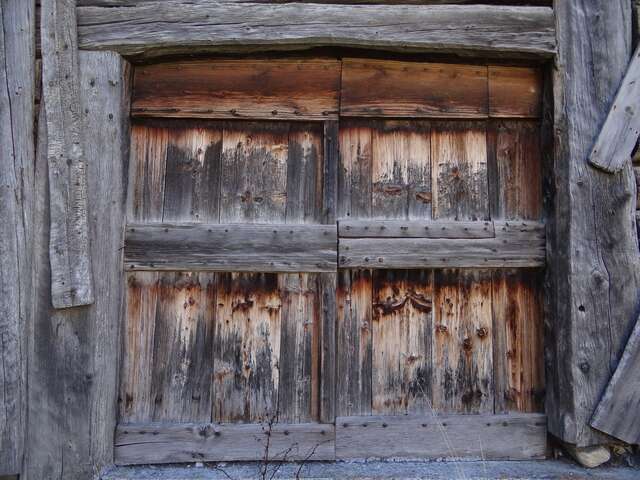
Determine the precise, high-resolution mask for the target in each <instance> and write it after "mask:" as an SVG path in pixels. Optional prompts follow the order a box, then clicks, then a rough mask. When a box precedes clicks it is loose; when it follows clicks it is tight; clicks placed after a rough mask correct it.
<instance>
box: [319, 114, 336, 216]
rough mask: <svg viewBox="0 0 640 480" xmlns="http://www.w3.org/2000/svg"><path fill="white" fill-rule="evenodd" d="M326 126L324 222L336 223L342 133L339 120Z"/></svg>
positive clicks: (323, 181)
mask: <svg viewBox="0 0 640 480" xmlns="http://www.w3.org/2000/svg"><path fill="white" fill-rule="evenodd" d="M323 127H324V138H323V140H324V150H323V162H322V163H323V175H322V222H323V223H335V221H336V215H337V213H338V212H337V208H338V188H339V183H338V182H339V178H340V177H339V174H338V170H339V168H340V166H339V165H340V136H339V135H340V134H339V130H338V122H337V121H327V122H324V124H323Z"/></svg>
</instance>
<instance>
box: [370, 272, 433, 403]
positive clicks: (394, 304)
mask: <svg viewBox="0 0 640 480" xmlns="http://www.w3.org/2000/svg"><path fill="white" fill-rule="evenodd" d="M372 282H373V298H372V302H373V304H372V307H373V320H372V328H371V330H372V345H373V347H372V367H371V375H372V381H371V385H372V395H371V396H372V413H374V414H384V413H386V414H406V413H428V412H430V407H431V370H432V368H433V361H432V357H431V332H432V330H433V318H432V301H433V274H432V272H431V271H429V270H419V271H409V270H400V271H396V270H394V271H391V270H387V271H384V272H375V273H374V275H373V279H372ZM436 368H437V367H436Z"/></svg>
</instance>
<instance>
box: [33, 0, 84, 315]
mask: <svg viewBox="0 0 640 480" xmlns="http://www.w3.org/2000/svg"><path fill="white" fill-rule="evenodd" d="M41 19H42V28H41V36H42V86H43V94H44V95H43V97H44V103H45V109H46V121H47V132H48V135H49V140H48V142H47V148H48V151H47V156H48V159H49V160H48V161H49V200H50V203H51V207H50V216H51V228H50V231H49V236H50V252H49V260H50V262H51V300H52V302H53V306H54V307H56V308H67V307H75V306H79V305H90V304H92V303H93V302H94V295H93V278H92V274H93V273H92V266H91V253H90V245H89V225H88V222H89V218H88V217H89V212H88V208H87V207H88V199H87V197H88V194H89V192H88V188H87V158H86V156H85V153H84V145H83V136H84V132H83V125H82V113H81V106H80V74H79V70H78V68H79V67H78V44H77V33H76V9H75V2H74V1H68V0H54V1H51V2H45V3H44V4H43V5H42V11H41Z"/></svg>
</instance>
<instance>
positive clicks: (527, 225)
mask: <svg viewBox="0 0 640 480" xmlns="http://www.w3.org/2000/svg"><path fill="white" fill-rule="evenodd" d="M495 227H496V233H495V238H465V239H451V238H341V239H340V244H339V247H338V248H339V251H338V266H339V268H375V269H385V268H386V269H388V268H411V269H415V268H451V267H460V268H474V267H476V268H478V267H480V268H486V267H497V268H505V267H541V266H544V265H545V259H546V255H545V243H546V242H545V228H544V224H541V223H537V222H520V221H514V222H495Z"/></svg>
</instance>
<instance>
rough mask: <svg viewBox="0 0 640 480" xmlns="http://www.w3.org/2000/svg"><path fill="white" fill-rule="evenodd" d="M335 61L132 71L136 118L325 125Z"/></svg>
mask: <svg viewBox="0 0 640 480" xmlns="http://www.w3.org/2000/svg"><path fill="white" fill-rule="evenodd" d="M339 92H340V62H339V61H338V60H321V59H314V60H216V61H181V62H170V63H161V64H154V65H146V66H141V67H138V68H136V71H135V78H134V90H133V99H132V105H131V113H132V115H133V116H140V117H154V116H161V117H189V118H232V119H241V118H252V119H275V120H283V119H286V120H327V119H332V118H334V119H335V118H337V116H338V96H339Z"/></svg>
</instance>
